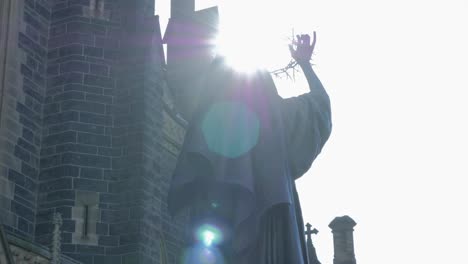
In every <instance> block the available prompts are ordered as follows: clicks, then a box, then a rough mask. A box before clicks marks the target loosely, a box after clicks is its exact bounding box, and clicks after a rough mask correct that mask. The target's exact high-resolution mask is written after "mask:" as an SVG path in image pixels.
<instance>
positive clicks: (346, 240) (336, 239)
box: [328, 215, 356, 264]
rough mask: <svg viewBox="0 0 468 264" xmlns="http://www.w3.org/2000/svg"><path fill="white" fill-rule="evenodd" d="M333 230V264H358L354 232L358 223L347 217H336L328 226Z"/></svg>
mask: <svg viewBox="0 0 468 264" xmlns="http://www.w3.org/2000/svg"><path fill="white" fill-rule="evenodd" d="M328 226H329V227H330V228H331V229H332V233H333V244H334V249H335V257H334V259H333V264H356V258H355V256H354V239H353V231H354V229H353V228H354V226H356V222H354V220H353V219H352V218H351V217H349V216H347V215H345V216H341V217H336V218H335V219H333V221H331V223H330V224H329V225H328Z"/></svg>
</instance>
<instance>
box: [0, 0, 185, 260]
mask: <svg viewBox="0 0 468 264" xmlns="http://www.w3.org/2000/svg"><path fill="white" fill-rule="evenodd" d="M96 1H97V2H94V0H18V1H17V2H16V6H15V8H16V9H17V11H18V12H17V14H18V15H17V16H14V21H16V22H18V25H14V26H11V27H10V29H12V33H11V34H10V35H11V36H13V40H14V44H15V49H14V50H13V49H12V48H11V47H9V48H8V51H9V52H11V53H12V54H13V53H14V56H10V58H11V60H12V61H11V62H9V63H10V64H9V67H10V68H9V69H10V71H9V77H8V78H7V82H6V83H7V84H8V85H7V86H5V90H4V95H3V98H2V102H3V103H2V110H1V127H0V144H1V145H0V146H1V149H0V215H1V218H2V221H3V223H4V224H5V226H6V228H7V231H8V232H9V233H11V234H15V235H18V236H21V237H23V238H25V239H27V240H30V241H31V243H37V244H41V245H45V246H49V245H50V243H51V239H52V230H53V225H52V221H51V219H52V218H51V216H52V214H53V213H54V212H60V213H61V214H62V218H63V226H62V253H64V254H66V255H68V256H70V257H73V258H75V259H77V260H79V261H81V262H82V263H104V264H105V263H116V264H124V263H160V259H162V257H163V256H162V254H164V257H166V256H167V257H168V260H169V263H177V262H178V261H179V260H180V256H181V252H182V251H181V250H182V248H183V245H184V238H185V232H186V230H185V225H184V223H185V221H186V216H184V215H182V217H179V218H172V217H170V216H169V214H168V212H167V204H166V201H165V198H166V195H167V191H168V187H169V182H170V175H171V174H172V170H173V169H174V166H175V162H176V159H177V155H178V149H179V148H180V144H181V141H182V138H183V130H184V122H183V120H181V119H180V118H179V117H178V116H177V115H176V114H175V111H174V109H173V108H172V107H170V106H168V104H170V96H168V92H167V86H166V84H165V82H164V79H163V76H164V74H163V65H164V59H163V57H162V56H161V54H162V44H161V32H159V23H158V19H157V17H154V16H153V13H154V12H153V11H154V1H151V0H135V1H120V0H103V1H104V10H100V11H99V10H98V11H96V10H94V11H93V10H92V8H91V4H92V3H99V2H100V1H101V0H96ZM97 6H98V5H97ZM165 89H166V90H165ZM84 205H89V206H90V209H89V219H88V224H89V227H88V228H89V230H88V231H89V234H88V236H87V237H84V236H83V234H82V233H83V228H84V227H83V225H84V224H83V223H84V220H83V218H84V215H83V212H84V211H83V210H84ZM161 243H164V247H161ZM161 248H167V252H161Z"/></svg>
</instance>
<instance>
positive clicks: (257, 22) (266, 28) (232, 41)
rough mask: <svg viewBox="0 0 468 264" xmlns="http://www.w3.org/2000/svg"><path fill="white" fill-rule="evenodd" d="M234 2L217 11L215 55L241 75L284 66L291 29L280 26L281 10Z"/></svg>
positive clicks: (272, 6) (256, 4) (281, 22)
mask: <svg viewBox="0 0 468 264" xmlns="http://www.w3.org/2000/svg"><path fill="white" fill-rule="evenodd" d="M234 2H235V3H229V4H228V3H223V4H221V5H220V7H219V11H220V27H219V35H218V38H217V41H216V43H217V53H218V54H219V55H221V56H223V57H225V59H226V62H227V63H228V65H230V66H231V67H233V68H234V69H235V70H238V71H242V72H253V71H255V70H258V69H270V70H273V69H276V68H280V67H283V66H284V65H286V64H287V63H288V60H289V53H288V46H287V45H288V43H289V42H290V38H291V27H290V26H289V25H288V24H287V23H283V22H284V19H283V18H284V17H279V16H278V14H279V13H280V12H279V9H281V6H279V5H272V4H271V3H270V4H268V5H262V3H261V2H262V1H259V2H260V3H254V4H252V2H249V4H248V5H247V4H246V3H243V2H242V1H240V2H239V1H234ZM246 6H248V7H249V8H248V9H247V8H245V7H246ZM265 6H269V8H268V9H266V8H265ZM227 10H229V12H227ZM234 14H235V15H234ZM280 18H281V19H280Z"/></svg>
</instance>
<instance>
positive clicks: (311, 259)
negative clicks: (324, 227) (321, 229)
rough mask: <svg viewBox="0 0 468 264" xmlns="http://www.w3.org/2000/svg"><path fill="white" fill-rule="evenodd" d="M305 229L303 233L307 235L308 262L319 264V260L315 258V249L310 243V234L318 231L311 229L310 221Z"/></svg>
mask: <svg viewBox="0 0 468 264" xmlns="http://www.w3.org/2000/svg"><path fill="white" fill-rule="evenodd" d="M306 228H307V230H306V231H305V234H306V235H307V255H308V257H309V264H320V261H319V260H318V258H317V252H316V251H315V247H314V245H313V244H312V235H313V234H314V235H316V234H317V233H318V230H317V229H315V228H314V229H312V225H311V224H310V223H307V224H306Z"/></svg>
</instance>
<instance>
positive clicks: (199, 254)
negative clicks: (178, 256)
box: [181, 245, 225, 264]
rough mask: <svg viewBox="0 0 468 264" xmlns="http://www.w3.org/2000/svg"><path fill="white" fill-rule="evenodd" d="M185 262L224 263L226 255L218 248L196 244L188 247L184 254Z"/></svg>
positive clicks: (199, 263) (192, 263) (194, 263)
mask: <svg viewBox="0 0 468 264" xmlns="http://www.w3.org/2000/svg"><path fill="white" fill-rule="evenodd" d="M181 263H183V264H224V263H225V261H224V257H223V255H222V254H221V252H220V250H219V249H217V248H214V247H213V248H211V247H210V248H207V247H204V246H201V245H196V246H193V247H191V248H188V249H187V250H186V251H185V254H184V255H183V256H182V262H181Z"/></svg>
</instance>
